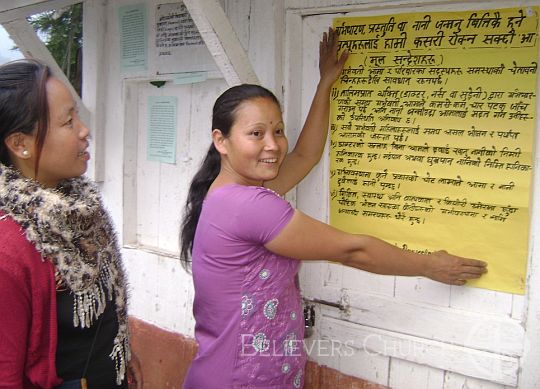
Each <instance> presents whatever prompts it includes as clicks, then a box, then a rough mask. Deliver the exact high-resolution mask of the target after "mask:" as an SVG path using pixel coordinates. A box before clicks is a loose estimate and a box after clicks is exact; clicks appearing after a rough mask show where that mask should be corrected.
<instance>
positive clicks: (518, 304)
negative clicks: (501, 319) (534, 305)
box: [510, 294, 527, 323]
mask: <svg viewBox="0 0 540 389" xmlns="http://www.w3.org/2000/svg"><path fill="white" fill-rule="evenodd" d="M526 302H527V299H526V296H525V295H518V294H514V295H512V313H511V315H510V316H511V317H512V319H516V320H519V321H521V322H523V323H524V322H525V313H524V312H525V303H526Z"/></svg>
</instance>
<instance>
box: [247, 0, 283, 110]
mask: <svg viewBox="0 0 540 389" xmlns="http://www.w3.org/2000/svg"><path fill="white" fill-rule="evenodd" d="M284 15H285V10H284V8H283V1H281V0H266V1H253V2H252V3H251V14H250V19H249V22H250V39H249V59H250V61H251V63H252V64H253V69H254V70H255V72H256V74H257V75H259V76H258V78H259V80H260V81H259V82H260V83H261V85H263V86H265V87H267V88H269V89H270V90H272V91H273V92H274V94H275V95H276V96H277V97H278V99H279V100H280V101H282V97H283V91H282V86H283V55H282V53H283V38H284V36H285V23H284V20H285V18H284ZM269 38H270V39H269ZM270 42H273V44H270ZM269 59H270V60H269Z"/></svg>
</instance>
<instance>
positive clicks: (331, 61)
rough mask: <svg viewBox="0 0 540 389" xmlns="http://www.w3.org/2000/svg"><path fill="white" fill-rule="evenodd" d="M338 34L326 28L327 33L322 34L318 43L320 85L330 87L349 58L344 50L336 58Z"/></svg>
mask: <svg viewBox="0 0 540 389" xmlns="http://www.w3.org/2000/svg"><path fill="white" fill-rule="evenodd" d="M338 38H339V36H338V34H337V32H336V31H335V30H334V29H332V27H330V28H328V32H325V33H324V34H323V38H322V40H321V42H320V43H319V72H320V75H321V83H323V82H324V83H325V84H326V86H328V87H330V86H332V84H333V83H334V82H335V81H336V80H337V78H338V77H339V75H340V74H341V71H342V70H343V65H345V61H346V60H347V58H348V56H349V52H348V51H347V50H344V51H343V52H342V53H341V55H340V56H339V59H338V57H337V52H338V47H339V44H338Z"/></svg>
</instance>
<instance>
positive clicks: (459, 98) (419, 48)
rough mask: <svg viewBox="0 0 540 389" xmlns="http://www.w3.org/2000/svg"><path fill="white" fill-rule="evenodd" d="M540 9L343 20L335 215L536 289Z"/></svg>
mask: <svg viewBox="0 0 540 389" xmlns="http://www.w3.org/2000/svg"><path fill="white" fill-rule="evenodd" d="M537 26H538V8H537V7H522V8H508V9H491V10H477V11H467V12H444V13H429V12H425V13H413V14H395V15H391V16H388V15H387V16H376V17H366V18H359V17H358V18H357V17H354V18H337V19H334V28H336V30H337V31H338V32H339V34H340V36H339V41H340V42H339V46H340V49H341V50H344V49H348V50H349V52H350V54H351V55H350V58H349V59H348V61H347V63H346V65H345V69H344V71H343V73H342V75H341V77H340V79H339V80H338V82H336V84H335V85H334V89H333V90H332V122H331V133H332V137H331V166H330V169H331V170H330V177H331V178H330V190H331V193H330V199H331V200H330V208H331V210H330V214H331V215H330V219H331V224H332V225H334V226H336V227H338V228H341V229H344V230H346V231H349V232H353V233H367V234H373V235H375V236H378V237H381V238H383V239H385V240H386V241H388V242H390V243H392V244H395V245H397V246H399V247H403V248H405V249H409V250H414V251H417V252H432V251H435V250H440V249H446V250H448V251H449V252H451V253H455V254H458V255H462V256H465V257H471V258H478V259H483V260H486V261H487V262H488V263H489V268H488V273H487V275H485V276H484V277H482V278H481V279H480V280H478V281H470V282H468V285H473V286H477V287H482V288H488V289H493V290H498V291H505V292H510V293H517V294H523V293H524V290H525V279H526V267H527V253H528V236H529V201H530V183H531V176H532V161H533V158H532V146H533V144H534V141H533V135H534V132H535V122H536V82H537V81H536V74H537V67H538V63H537V61H538V58H537V51H538V48H537V41H538V35H537Z"/></svg>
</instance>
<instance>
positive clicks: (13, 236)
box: [0, 211, 42, 277]
mask: <svg viewBox="0 0 540 389" xmlns="http://www.w3.org/2000/svg"><path fill="white" fill-rule="evenodd" d="M41 262H42V260H41V255H40V254H39V253H38V251H37V250H36V248H35V247H34V245H33V244H32V243H30V242H29V241H28V240H27V239H26V236H25V233H24V229H23V228H22V227H21V226H20V225H19V224H18V223H17V222H16V221H14V220H13V219H12V218H11V217H9V216H7V215H6V214H4V213H3V212H2V211H0V270H4V271H6V272H7V273H9V274H11V275H13V276H21V277H24V274H25V273H27V272H28V271H35V270H36V269H35V268H36V266H34V265H35V264H37V263H41ZM37 268H41V266H38V267H37Z"/></svg>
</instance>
